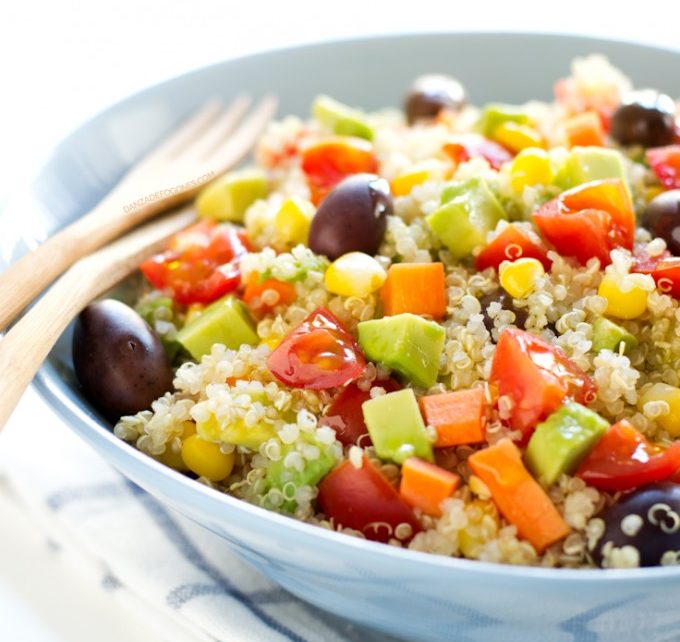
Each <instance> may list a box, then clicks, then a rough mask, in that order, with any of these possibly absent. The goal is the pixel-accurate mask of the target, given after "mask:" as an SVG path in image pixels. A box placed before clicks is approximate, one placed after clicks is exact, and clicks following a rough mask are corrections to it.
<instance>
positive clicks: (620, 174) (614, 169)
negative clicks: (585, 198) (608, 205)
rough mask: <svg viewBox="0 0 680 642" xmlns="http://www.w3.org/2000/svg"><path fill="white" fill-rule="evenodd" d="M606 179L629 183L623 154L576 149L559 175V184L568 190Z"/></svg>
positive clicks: (598, 149)
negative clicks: (616, 179)
mask: <svg viewBox="0 0 680 642" xmlns="http://www.w3.org/2000/svg"><path fill="white" fill-rule="evenodd" d="M606 178H620V179H622V180H623V181H624V182H625V183H626V184H627V183H628V177H627V175H626V168H625V167H624V164H623V158H622V156H621V152H619V151H618V150H616V149H608V148H605V147H574V148H572V149H571V150H570V151H569V155H568V156H567V160H566V162H565V164H564V166H563V167H562V168H561V169H560V171H559V172H558V174H557V183H558V184H559V185H560V186H561V187H564V188H565V189H568V188H570V187H576V186H577V185H582V184H583V183H589V182H590V181H599V180H604V179H606Z"/></svg>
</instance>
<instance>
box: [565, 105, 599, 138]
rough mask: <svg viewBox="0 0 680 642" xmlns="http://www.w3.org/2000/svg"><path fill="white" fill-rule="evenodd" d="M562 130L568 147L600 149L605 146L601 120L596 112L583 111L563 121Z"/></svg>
mask: <svg viewBox="0 0 680 642" xmlns="http://www.w3.org/2000/svg"><path fill="white" fill-rule="evenodd" d="M564 129H565V132H566V135H567V144H568V145H569V147H576V146H577V145H578V146H580V147H588V146H590V145H596V146H598V147H602V146H603V145H604V144H605V140H604V129H603V128H602V119H601V118H600V116H599V115H598V114H597V112H594V111H585V112H583V113H582V114H577V115H576V116H572V117H571V118H569V119H568V120H566V121H565V123H564Z"/></svg>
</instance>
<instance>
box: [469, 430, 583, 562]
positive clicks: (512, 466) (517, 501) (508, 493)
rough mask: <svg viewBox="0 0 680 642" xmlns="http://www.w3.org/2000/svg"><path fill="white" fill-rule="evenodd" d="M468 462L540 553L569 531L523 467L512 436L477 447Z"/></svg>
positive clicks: (505, 512)
mask: <svg viewBox="0 0 680 642" xmlns="http://www.w3.org/2000/svg"><path fill="white" fill-rule="evenodd" d="M467 461H468V465H469V466H470V470H472V472H473V473H474V474H475V475H477V477H479V478H480V479H481V480H482V481H483V482H484V484H486V486H487V488H488V489H489V491H490V492H491V497H492V498H493V501H494V502H495V503H496V505H497V506H498V509H499V510H500V512H501V513H502V514H503V515H504V517H505V518H506V519H507V520H508V521H509V522H510V523H512V524H514V525H515V526H516V527H517V532H518V533H519V535H520V537H522V538H524V539H526V540H528V541H529V542H530V543H531V545H532V546H533V547H534V548H535V549H536V551H537V552H538V553H539V554H540V553H542V552H543V551H544V550H545V549H546V548H547V547H548V546H550V545H551V544H554V543H555V542H558V541H559V540H561V539H563V538H564V537H566V536H567V535H568V534H569V532H570V529H569V526H567V523H566V522H565V521H564V519H563V518H562V516H561V515H560V513H559V512H558V510H557V508H555V505H554V504H553V503H552V502H551V501H550V498H549V497H548V495H547V494H546V492H545V491H544V490H543V489H542V488H541V486H540V485H539V484H538V483H537V482H536V480H535V479H534V478H533V477H532V476H531V475H530V474H529V472H528V471H527V469H526V468H525V467H524V464H523V463H522V456H521V455H520V451H519V449H518V448H517V446H515V445H514V444H513V443H512V442H511V441H510V440H509V439H502V440H501V441H499V442H497V443H496V444H494V445H493V446H489V447H488V448H485V449H484V450H478V451H477V452H475V453H473V454H472V455H470V457H469V458H468V460H467Z"/></svg>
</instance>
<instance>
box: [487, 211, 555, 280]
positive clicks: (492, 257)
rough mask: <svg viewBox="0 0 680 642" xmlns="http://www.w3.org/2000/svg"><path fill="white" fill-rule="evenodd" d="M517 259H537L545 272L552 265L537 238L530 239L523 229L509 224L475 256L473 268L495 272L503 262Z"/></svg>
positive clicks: (543, 246)
mask: <svg viewBox="0 0 680 642" xmlns="http://www.w3.org/2000/svg"><path fill="white" fill-rule="evenodd" d="M519 258H531V259H537V260H538V261H540V262H541V265H543V267H544V268H545V269H546V270H549V269H550V266H551V265H552V261H551V260H550V259H549V258H548V250H547V248H546V247H545V245H543V243H541V242H540V240H539V239H538V237H537V238H535V239H534V238H530V237H529V235H528V234H527V233H526V232H525V230H524V229H523V228H521V227H520V226H519V225H516V224H513V223H510V224H509V225H506V226H505V227H504V228H503V230H502V231H501V232H500V233H499V234H498V236H496V237H495V238H494V239H493V241H491V243H489V244H488V245H487V246H486V247H485V248H484V249H483V250H482V251H481V252H480V253H479V254H478V255H477V257H476V258H475V267H476V268H477V269H478V270H486V269H487V268H490V267H492V268H494V269H495V270H496V271H497V270H498V267H499V266H500V264H501V263H502V262H503V261H515V260H517V259H519Z"/></svg>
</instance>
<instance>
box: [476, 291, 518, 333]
mask: <svg viewBox="0 0 680 642" xmlns="http://www.w3.org/2000/svg"><path fill="white" fill-rule="evenodd" d="M495 302H498V303H500V304H501V307H502V308H503V309H504V310H511V311H512V312H514V313H515V325H516V326H517V327H518V328H521V329H522V330H524V326H525V324H526V322H527V317H528V316H529V315H528V314H527V311H526V310H525V309H524V308H516V307H515V305H514V304H513V302H512V297H511V296H510V295H509V294H508V293H507V292H506V291H505V290H501V289H500V288H499V289H498V290H493V292H489V294H485V295H484V296H483V297H481V298H480V299H479V303H480V304H481V306H482V315H483V317H484V325H485V326H486V329H487V330H488V331H489V332H491V331H492V330H493V329H494V322H493V319H492V318H491V317H490V316H489V312H488V307H489V305H490V304H492V303H495Z"/></svg>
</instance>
